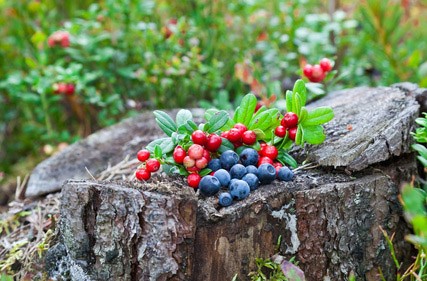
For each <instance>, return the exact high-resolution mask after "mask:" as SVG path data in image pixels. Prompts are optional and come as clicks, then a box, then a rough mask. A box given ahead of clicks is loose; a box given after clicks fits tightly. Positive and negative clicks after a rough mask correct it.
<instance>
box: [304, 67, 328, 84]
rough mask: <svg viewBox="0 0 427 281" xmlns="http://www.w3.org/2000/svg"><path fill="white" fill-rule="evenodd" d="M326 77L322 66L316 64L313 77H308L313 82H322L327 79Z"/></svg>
mask: <svg viewBox="0 0 427 281" xmlns="http://www.w3.org/2000/svg"><path fill="white" fill-rule="evenodd" d="M325 76H326V73H325V72H324V71H323V69H322V68H321V67H320V65H318V64H315V65H314V66H313V73H312V74H311V77H308V79H309V80H310V81H311V82H322V81H323V79H325Z"/></svg>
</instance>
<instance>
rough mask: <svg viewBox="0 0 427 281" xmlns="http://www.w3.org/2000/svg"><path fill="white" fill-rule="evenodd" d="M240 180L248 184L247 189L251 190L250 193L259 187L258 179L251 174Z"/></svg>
mask: <svg viewBox="0 0 427 281" xmlns="http://www.w3.org/2000/svg"><path fill="white" fill-rule="evenodd" d="M242 180H243V181H245V182H247V183H248V185H249V188H250V189H251V191H252V190H255V189H257V188H258V186H259V179H258V177H257V176H255V175H254V174H251V173H249V174H246V175H245V176H244V177H243V178H242Z"/></svg>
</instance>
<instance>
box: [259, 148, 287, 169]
mask: <svg viewBox="0 0 427 281" xmlns="http://www.w3.org/2000/svg"><path fill="white" fill-rule="evenodd" d="M258 155H259V159H258V164H257V166H258V167H259V166H261V165H262V164H271V165H273V166H274V167H275V168H276V171H277V172H278V171H279V169H280V168H281V167H283V165H282V163H280V162H278V161H277V160H276V158H277V156H278V155H279V151H278V150H277V148H276V147H275V146H274V145H268V144H266V143H264V142H262V143H261V148H260V150H259V151H258Z"/></svg>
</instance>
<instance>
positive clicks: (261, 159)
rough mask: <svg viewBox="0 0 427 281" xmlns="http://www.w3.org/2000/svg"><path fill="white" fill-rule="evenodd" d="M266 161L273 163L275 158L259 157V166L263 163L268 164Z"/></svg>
mask: <svg viewBox="0 0 427 281" xmlns="http://www.w3.org/2000/svg"><path fill="white" fill-rule="evenodd" d="M266 163H268V164H271V165H273V160H271V158H269V157H267V156H262V157H260V158H259V160H258V166H261V165H262V164H266Z"/></svg>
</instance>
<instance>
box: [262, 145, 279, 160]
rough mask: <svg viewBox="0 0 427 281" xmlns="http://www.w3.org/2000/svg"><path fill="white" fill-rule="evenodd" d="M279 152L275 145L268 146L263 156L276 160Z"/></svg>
mask: <svg viewBox="0 0 427 281" xmlns="http://www.w3.org/2000/svg"><path fill="white" fill-rule="evenodd" d="M278 154H279V152H278V151H277V148H276V147H275V146H274V145H268V146H266V147H265V148H264V151H263V156H266V157H268V158H270V159H271V160H274V159H276V157H277V155H278Z"/></svg>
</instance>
